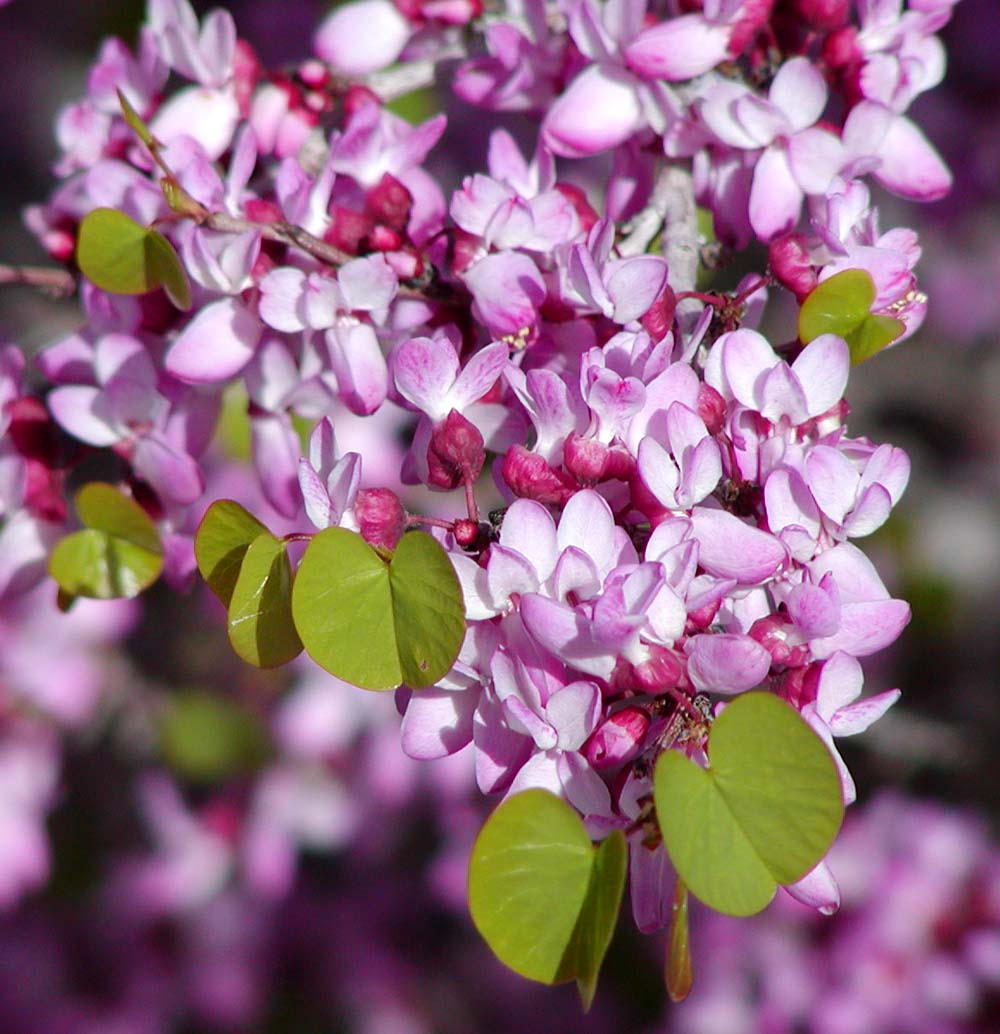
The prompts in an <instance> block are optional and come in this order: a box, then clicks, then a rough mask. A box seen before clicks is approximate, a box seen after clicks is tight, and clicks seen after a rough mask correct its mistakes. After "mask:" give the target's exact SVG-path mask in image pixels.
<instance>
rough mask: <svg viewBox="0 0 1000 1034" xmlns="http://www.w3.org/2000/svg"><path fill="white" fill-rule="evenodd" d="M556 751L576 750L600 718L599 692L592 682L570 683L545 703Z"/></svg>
mask: <svg viewBox="0 0 1000 1034" xmlns="http://www.w3.org/2000/svg"><path fill="white" fill-rule="evenodd" d="M545 716H546V718H548V720H549V722H550V723H551V725H552V728H553V729H555V730H556V733H557V735H558V737H559V738H558V740H557V743H556V745H557V746H558V747H559V749H560V750H579V749H580V748H581V747H582V746H583V744H584V742H585V741H586V739H587V737H588V736H589V735H590V734H591V733H592V732H593V731H594V730H595V729H596V728H597V723H598V721H600V718H601V691H600V690H599V689H598V688H597V686H596V685H595V684H594V683H593V682H571V683H570V684H569V685H568V686H564V687H563V688H562V689H560V690H558V691H556V692H555V693H553V694H552V696H551V697H549V701H548V703H547V704H546V705H545Z"/></svg>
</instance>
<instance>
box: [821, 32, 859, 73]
mask: <svg viewBox="0 0 1000 1034" xmlns="http://www.w3.org/2000/svg"><path fill="white" fill-rule="evenodd" d="M864 57H865V53H864V51H863V50H862V49H861V45H860V44H859V43H858V30H857V29H856V28H855V27H854V26H853V25H845V26H844V27H843V28H842V29H837V30H836V31H835V32H831V33H830V35H829V36H827V37H826V39H825V40H824V41H823V60H824V62H826V64H827V65H829V67H830V68H831V69H835V70H837V71H840V72H847V71H849V70H850V69H851V68H853V67H854V66H855V65H858V64H860V63H861V62H862V61H863V60H864Z"/></svg>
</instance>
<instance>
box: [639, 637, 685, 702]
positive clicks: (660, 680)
mask: <svg viewBox="0 0 1000 1034" xmlns="http://www.w3.org/2000/svg"><path fill="white" fill-rule="evenodd" d="M650 652H651V653H652V656H651V657H650V659H649V660H648V661H643V662H642V663H641V664H637V665H636V666H635V669H634V670H635V681H636V685H637V686H638V687H639V688H640V689H642V690H643V691H644V692H646V693H660V692H662V691H663V690H665V689H673V688H674V687H675V686H676V685H677V684H678V683H679V682H680V680H681V677H682V676H683V675H684V665H683V663H682V662H681V660H680V658H678V656H677V655H676V654H675V653H673V652H672V651H670V650H667V649H666V648H665V647H662V646H651V647H650Z"/></svg>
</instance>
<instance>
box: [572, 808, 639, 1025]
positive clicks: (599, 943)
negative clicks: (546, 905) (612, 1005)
mask: <svg viewBox="0 0 1000 1034" xmlns="http://www.w3.org/2000/svg"><path fill="white" fill-rule="evenodd" d="M627 866H628V847H627V846H626V845H625V836H624V834H623V833H622V831H621V830H620V829H616V830H613V831H612V832H611V833H610V834H609V835H608V836H607V837H606V838H605V839H604V840H602V841H601V843H600V845H599V846H598V848H597V853H596V855H595V856H594V864H593V868H592V870H591V873H590V884H589V886H588V887H587V897H586V898H585V899H584V902H583V908H582V909H581V911H580V918H579V919H578V920H577V923H576V929H575V930H574V931H573V944H572V949H571V950H572V955H573V959H574V964H573V971H574V972H575V974H576V985H577V989H578V990H579V993H580V1001H581V1003H582V1005H583V1008H584V1011H586V1010H588V1009H589V1008H590V1006H591V1003H592V1002H593V1001H594V992H595V991H596V990H597V977H598V974H599V973H600V971H601V963H602V962H603V961H604V956H605V955H606V954H607V951H608V946H609V945H610V944H611V935H612V934H613V933H614V932H615V923H617V921H618V911H619V909H620V908H621V903H622V893H623V891H624V890H625V870H626V868H627Z"/></svg>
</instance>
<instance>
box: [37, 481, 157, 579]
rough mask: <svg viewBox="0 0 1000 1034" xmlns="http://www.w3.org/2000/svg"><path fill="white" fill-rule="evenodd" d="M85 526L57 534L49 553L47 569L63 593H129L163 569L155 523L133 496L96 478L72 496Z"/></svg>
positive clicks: (155, 576)
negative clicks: (60, 534) (61, 535)
mask: <svg viewBox="0 0 1000 1034" xmlns="http://www.w3.org/2000/svg"><path fill="white" fill-rule="evenodd" d="M76 511H77V514H78V515H79V517H80V521H81V522H82V523H83V525H84V526H85V527H84V530H83V531H77V532H73V533H72V534H71V535H67V536H66V537H65V538H64V539H61V540H60V541H59V542H58V543H57V544H56V547H55V549H54V550H53V551H52V555H51V556H50V557H49V573H50V574H51V575H52V577H53V578H54V579H55V580H56V582H57V583H58V584H59V588H60V591H61V594H62V595H63V597H72V596H89V597H91V598H95V599H115V598H120V597H126V598H130V597H132V596H137V595H138V594H139V593H140V592H142V590H143V589H145V588H147V587H148V586H150V585H152V584H153V582H155V581H156V579H157V578H158V577H159V576H160V572H161V571H162V570H163V546H162V544H161V542H160V536H159V533H158V532H157V530H156V525H154V524H153V522H152V521H151V520H150V519H149V516H148V514H147V513H146V511H145V510H143V508H142V507H141V506H139V504H138V503H137V502H135V500H133V499H129V498H128V497H127V496H124V495H122V493H121V492H119V491H118V490H117V489H116V488H115V487H114V486H112V485H109V484H105V483H104V482H100V481H95V482H92V483H91V484H88V485H84V486H83V488H81V489H80V491H79V492H78V493H77V496H76Z"/></svg>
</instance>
